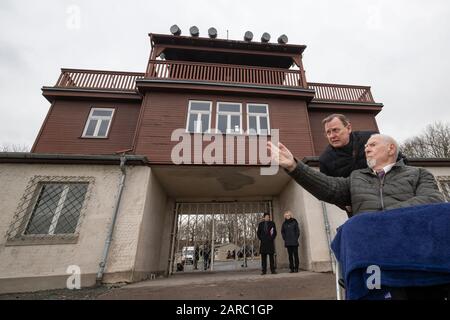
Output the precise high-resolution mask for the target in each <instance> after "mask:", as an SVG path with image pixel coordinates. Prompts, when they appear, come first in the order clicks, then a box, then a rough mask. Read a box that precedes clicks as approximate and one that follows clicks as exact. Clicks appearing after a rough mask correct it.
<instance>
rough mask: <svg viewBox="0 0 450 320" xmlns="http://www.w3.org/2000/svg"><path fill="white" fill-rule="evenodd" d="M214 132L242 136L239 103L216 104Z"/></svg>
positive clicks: (240, 107) (240, 106) (240, 105)
mask: <svg viewBox="0 0 450 320" xmlns="http://www.w3.org/2000/svg"><path fill="white" fill-rule="evenodd" d="M216 130H217V131H218V132H221V133H226V134H242V104H241V103H236V102H218V103H217V115H216Z"/></svg>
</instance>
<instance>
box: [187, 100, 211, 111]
mask: <svg viewBox="0 0 450 320" xmlns="http://www.w3.org/2000/svg"><path fill="white" fill-rule="evenodd" d="M191 110H192V111H209V110H210V103H209V102H191Z"/></svg>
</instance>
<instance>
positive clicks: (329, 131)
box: [324, 126, 347, 137]
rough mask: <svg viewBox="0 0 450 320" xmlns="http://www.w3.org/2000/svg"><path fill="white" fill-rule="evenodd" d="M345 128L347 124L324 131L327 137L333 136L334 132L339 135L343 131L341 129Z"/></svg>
mask: <svg viewBox="0 0 450 320" xmlns="http://www.w3.org/2000/svg"><path fill="white" fill-rule="evenodd" d="M345 128H347V126H345V127H342V128H333V129H329V130H327V131H326V132H325V133H324V135H325V137H329V136H331V135H332V134H335V135H338V134H339V133H341V131H342V130H344V129H345Z"/></svg>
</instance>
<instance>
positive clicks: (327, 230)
mask: <svg viewBox="0 0 450 320" xmlns="http://www.w3.org/2000/svg"><path fill="white" fill-rule="evenodd" d="M320 203H321V204H322V214H323V222H324V223H325V233H326V235H327V241H328V252H329V253H330V261H331V268H332V270H333V272H334V273H336V265H335V260H334V255H333V251H332V250H331V232H330V222H329V220H328V211H327V207H326V205H325V202H323V201H321V202H320Z"/></svg>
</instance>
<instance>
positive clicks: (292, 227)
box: [281, 218, 300, 247]
mask: <svg viewBox="0 0 450 320" xmlns="http://www.w3.org/2000/svg"><path fill="white" fill-rule="evenodd" d="M281 235H282V236H283V240H284V246H285V247H288V246H289V247H290V246H298V237H299V236H300V229H299V227H298V222H297V220H295V219H294V218H290V219H289V220H286V219H285V220H284V222H283V225H282V226H281Z"/></svg>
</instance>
